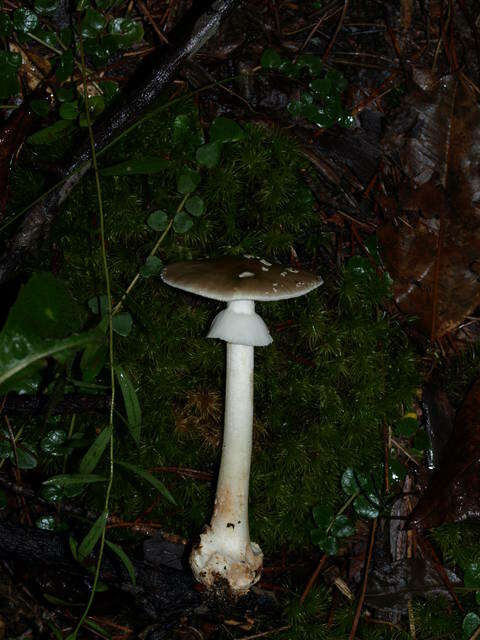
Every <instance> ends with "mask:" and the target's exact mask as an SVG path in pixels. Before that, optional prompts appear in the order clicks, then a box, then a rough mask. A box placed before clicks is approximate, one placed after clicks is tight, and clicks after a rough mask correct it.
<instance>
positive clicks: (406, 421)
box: [394, 417, 418, 438]
mask: <svg viewBox="0 0 480 640" xmlns="http://www.w3.org/2000/svg"><path fill="white" fill-rule="evenodd" d="M417 429H418V420H417V419H416V418H410V417H405V418H402V419H401V420H400V421H399V422H397V424H396V425H395V427H394V431H395V433H396V434H398V435H399V436H403V437H404V438H410V437H411V436H413V434H414V433H415V432H416V430H417Z"/></svg>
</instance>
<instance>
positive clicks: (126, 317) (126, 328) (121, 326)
mask: <svg viewBox="0 0 480 640" xmlns="http://www.w3.org/2000/svg"><path fill="white" fill-rule="evenodd" d="M132 325H133V319H132V316H131V315H130V314H129V313H128V311H124V312H123V313H118V314H117V315H115V316H113V318H112V327H113V330H114V331H115V333H118V335H119V336H123V337H126V336H128V334H129V333H130V331H131V330H132Z"/></svg>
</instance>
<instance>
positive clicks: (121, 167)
mask: <svg viewBox="0 0 480 640" xmlns="http://www.w3.org/2000/svg"><path fill="white" fill-rule="evenodd" d="M168 166H169V162H168V160H165V159H164V158H159V157H156V156H151V157H148V156H147V157H146V158H138V159H132V160H125V162H120V163H119V164H115V165H113V166H111V167H105V168H104V169H100V173H101V175H102V176H128V175H136V174H150V173H159V172H161V171H164V170H165V169H166V168H167V167H168Z"/></svg>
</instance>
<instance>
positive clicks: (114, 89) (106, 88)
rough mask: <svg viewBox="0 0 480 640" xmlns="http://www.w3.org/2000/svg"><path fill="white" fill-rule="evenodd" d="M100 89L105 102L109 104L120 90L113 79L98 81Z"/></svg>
mask: <svg viewBox="0 0 480 640" xmlns="http://www.w3.org/2000/svg"><path fill="white" fill-rule="evenodd" d="M99 86H100V89H101V90H102V92H103V97H104V99H105V104H107V105H109V104H110V103H111V102H113V100H114V99H115V98H116V96H117V95H118V93H119V92H120V88H119V86H118V83H117V82H114V81H113V80H103V81H102V82H99Z"/></svg>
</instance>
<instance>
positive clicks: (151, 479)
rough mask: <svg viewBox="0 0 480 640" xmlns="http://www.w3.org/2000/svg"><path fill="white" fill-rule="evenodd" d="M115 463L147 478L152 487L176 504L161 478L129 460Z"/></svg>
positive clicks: (144, 478)
mask: <svg viewBox="0 0 480 640" xmlns="http://www.w3.org/2000/svg"><path fill="white" fill-rule="evenodd" d="M115 464H117V465H119V466H120V467H124V468H125V469H127V470H128V471H131V472H132V473H134V474H136V475H137V476H139V477H140V478H142V479H143V480H146V481H147V482H148V483H150V484H151V485H152V487H154V488H155V489H156V490H157V491H159V492H160V493H161V494H162V496H163V497H164V498H166V499H167V500H168V501H169V502H171V503H172V504H174V505H176V504H177V503H176V502H175V500H174V498H173V496H172V494H171V493H170V491H169V490H168V489H167V488H166V487H165V485H164V484H163V482H160V480H158V478H155V476H152V474H151V473H149V472H148V471H145V469H141V468H140V467H136V466H135V465H133V464H130V463H129V462H120V461H118V462H115Z"/></svg>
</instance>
